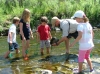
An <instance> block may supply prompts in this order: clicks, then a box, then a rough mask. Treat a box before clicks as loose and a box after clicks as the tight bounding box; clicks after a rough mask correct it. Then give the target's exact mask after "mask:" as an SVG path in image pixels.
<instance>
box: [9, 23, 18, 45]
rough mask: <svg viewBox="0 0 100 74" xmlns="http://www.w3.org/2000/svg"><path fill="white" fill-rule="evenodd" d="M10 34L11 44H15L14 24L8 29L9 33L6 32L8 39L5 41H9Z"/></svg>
mask: <svg viewBox="0 0 100 74" xmlns="http://www.w3.org/2000/svg"><path fill="white" fill-rule="evenodd" d="M10 32H12V43H15V42H16V25H15V24H12V25H11V26H10V28H9V31H8V38H7V41H8V42H10V39H9V33H10Z"/></svg>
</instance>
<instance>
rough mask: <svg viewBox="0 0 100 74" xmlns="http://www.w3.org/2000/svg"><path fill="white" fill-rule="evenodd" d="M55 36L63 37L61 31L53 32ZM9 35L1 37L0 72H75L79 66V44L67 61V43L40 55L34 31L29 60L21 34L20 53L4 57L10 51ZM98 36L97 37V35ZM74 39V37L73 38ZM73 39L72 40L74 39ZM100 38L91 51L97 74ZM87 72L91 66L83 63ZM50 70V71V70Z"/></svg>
mask: <svg viewBox="0 0 100 74" xmlns="http://www.w3.org/2000/svg"><path fill="white" fill-rule="evenodd" d="M52 34H53V36H56V37H58V38H60V37H61V33H60V32H57V33H55V32H52ZM6 38H7V37H4V36H3V37H0V52H1V53H0V74H42V72H43V71H45V70H46V71H47V70H50V71H52V74H73V69H74V68H78V63H77V54H78V44H76V45H75V46H74V47H72V48H71V49H70V52H71V54H72V55H71V56H70V59H69V60H67V61H66V55H65V51H66V50H65V45H64V43H61V44H60V45H59V46H57V47H52V48H51V52H50V54H49V55H47V54H46V50H44V51H45V52H44V53H45V55H44V56H41V55H40V49H39V44H38V43H37V42H36V35H35V33H34V40H31V42H30V48H29V51H28V54H29V60H27V61H24V60H23V58H22V53H21V51H22V50H21V49H22V46H21V40H20V37H19V35H18V36H17V41H18V43H19V45H20V48H19V50H20V53H19V55H15V57H17V58H15V59H13V60H11V59H4V54H5V52H6V51H8V43H7V41H6ZM95 38H96V37H95ZM72 40H73V39H72ZM72 40H71V41H72ZM99 41H100V39H94V42H95V47H94V49H93V51H92V53H91V59H92V63H93V66H94V69H95V74H99V73H100V62H99V60H100V57H99V56H100V53H99V52H100V43H99ZM83 69H84V71H85V74H89V67H88V65H87V64H86V63H84V64H83ZM48 72H49V71H48Z"/></svg>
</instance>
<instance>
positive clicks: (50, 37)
mask: <svg viewBox="0 0 100 74" xmlns="http://www.w3.org/2000/svg"><path fill="white" fill-rule="evenodd" d="M49 39H50V40H51V39H52V35H51V32H50V31H49Z"/></svg>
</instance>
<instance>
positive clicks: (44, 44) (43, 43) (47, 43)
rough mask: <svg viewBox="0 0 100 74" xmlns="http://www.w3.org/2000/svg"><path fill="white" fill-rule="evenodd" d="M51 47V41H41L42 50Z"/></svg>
mask: <svg viewBox="0 0 100 74" xmlns="http://www.w3.org/2000/svg"><path fill="white" fill-rule="evenodd" d="M44 47H50V40H41V41H40V48H44Z"/></svg>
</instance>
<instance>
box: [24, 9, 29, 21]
mask: <svg viewBox="0 0 100 74" xmlns="http://www.w3.org/2000/svg"><path fill="white" fill-rule="evenodd" d="M22 19H23V21H24V22H30V11H29V10H28V9H25V10H24V11H23V14H22Z"/></svg>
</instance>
